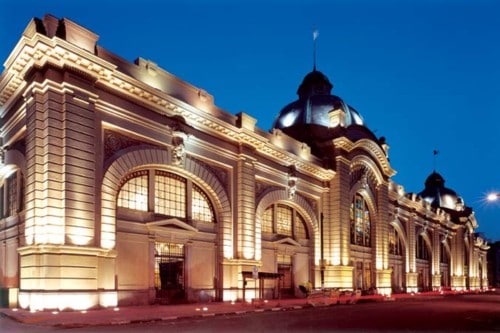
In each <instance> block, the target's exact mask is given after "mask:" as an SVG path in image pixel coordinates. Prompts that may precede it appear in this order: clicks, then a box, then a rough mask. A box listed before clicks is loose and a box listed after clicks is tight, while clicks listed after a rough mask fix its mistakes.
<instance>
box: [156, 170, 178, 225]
mask: <svg viewBox="0 0 500 333" xmlns="http://www.w3.org/2000/svg"><path fill="white" fill-rule="evenodd" d="M155 213H158V214H163V215H168V216H175V217H180V218H185V217H186V180H185V179H184V178H182V177H179V176H177V175H174V174H171V173H168V172H164V171H156V175H155Z"/></svg>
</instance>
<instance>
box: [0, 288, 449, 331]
mask: <svg viewBox="0 0 500 333" xmlns="http://www.w3.org/2000/svg"><path fill="white" fill-rule="evenodd" d="M448 294H456V293H442V292H441V293H438V292H428V293H417V294H413V293H409V294H394V295H392V296H391V297H384V296H381V295H371V296H361V297H357V298H352V297H351V298H343V299H338V298H336V299H333V298H329V297H315V298H308V299H306V298H290V299H281V300H264V301H260V302H259V303H253V304H252V303H248V302H234V303H232V302H212V303H205V304H201V303H196V304H181V305H144V306H126V307H120V308H107V309H97V310H88V311H60V312H59V311H38V312H30V311H29V310H22V309H7V308H0V313H3V314H4V315H6V316H8V317H10V318H12V319H13V320H16V321H18V322H21V323H25V324H33V325H42V326H54V327H60V328H74V327H85V326H103V325H123V324H131V323H139V322H151V321H165V320H178V319H186V318H198V317H212V316H217V315H237V314H243V313H250V312H264V311H289V310H299V309H303V308H307V307H316V306H343V305H342V304H354V303H357V302H374V301H375V302H377V301H400V300H411V299H424V298H425V299H432V298H435V297H444V296H446V295H448ZM337 304H341V305H337Z"/></svg>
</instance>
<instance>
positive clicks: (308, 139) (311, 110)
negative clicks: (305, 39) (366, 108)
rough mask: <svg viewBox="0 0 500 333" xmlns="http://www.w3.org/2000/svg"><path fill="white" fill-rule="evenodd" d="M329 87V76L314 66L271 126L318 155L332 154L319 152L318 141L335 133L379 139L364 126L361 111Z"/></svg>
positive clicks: (331, 85) (356, 138) (320, 141)
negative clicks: (334, 93) (290, 101)
mask: <svg viewBox="0 0 500 333" xmlns="http://www.w3.org/2000/svg"><path fill="white" fill-rule="evenodd" d="M332 88H333V84H332V83H330V80H328V78H327V77H326V76H325V75H324V74H323V73H322V72H320V71H318V70H316V69H314V70H313V71H312V72H310V73H309V74H307V75H306V76H305V77H304V80H303V81H302V83H301V84H300V86H299V88H298V90H297V95H298V96H299V99H298V100H296V101H294V102H292V103H290V104H288V105H286V106H285V107H284V108H283V109H282V110H281V111H280V112H279V114H278V116H277V117H276V119H275V121H274V124H273V128H274V129H279V130H282V131H283V132H284V133H285V134H287V135H289V136H291V137H293V138H295V139H296V140H298V141H301V142H305V143H307V144H308V145H309V146H310V147H311V151H312V153H313V154H315V155H316V156H318V157H322V156H323V155H324V154H331V151H328V152H322V149H321V147H320V146H321V143H322V142H324V141H327V140H332V139H334V138H337V137H341V136H346V137H348V138H349V139H350V140H351V141H353V142H355V141H357V140H359V139H361V138H370V139H372V140H373V141H375V142H378V140H377V139H376V137H375V136H374V134H373V133H372V132H371V131H370V130H369V129H368V128H367V127H365V123H364V120H363V118H362V117H361V115H360V114H359V113H358V112H357V111H356V110H355V109H354V108H353V107H351V106H349V105H348V104H347V103H345V102H344V101H343V100H342V99H341V98H340V97H338V96H335V95H333V94H332V93H331V91H332Z"/></svg>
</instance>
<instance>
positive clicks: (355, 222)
mask: <svg viewBox="0 0 500 333" xmlns="http://www.w3.org/2000/svg"><path fill="white" fill-rule="evenodd" d="M370 239H371V221H370V211H369V210H368V205H367V204H366V201H365V199H364V198H363V197H362V196H361V195H360V194H358V193H356V195H355V196H354V200H353V202H352V204H351V244H355V245H361V246H366V247H369V246H370V245H371V242H370Z"/></svg>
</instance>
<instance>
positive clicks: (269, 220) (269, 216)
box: [262, 207, 273, 233]
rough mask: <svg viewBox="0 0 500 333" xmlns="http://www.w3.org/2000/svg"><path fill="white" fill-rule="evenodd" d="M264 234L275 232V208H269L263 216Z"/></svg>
mask: <svg viewBox="0 0 500 333" xmlns="http://www.w3.org/2000/svg"><path fill="white" fill-rule="evenodd" d="M262 232H268V233H272V232H273V207H269V208H268V209H266V211H265V212H264V214H262Z"/></svg>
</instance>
